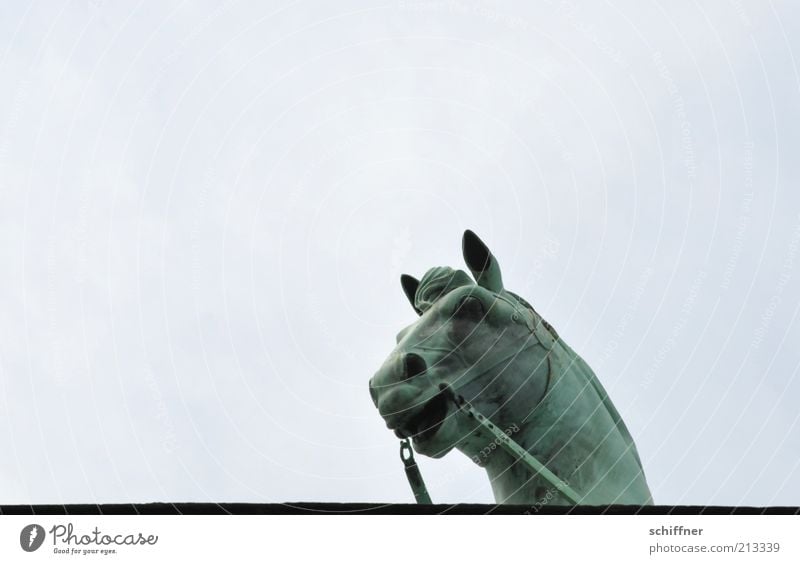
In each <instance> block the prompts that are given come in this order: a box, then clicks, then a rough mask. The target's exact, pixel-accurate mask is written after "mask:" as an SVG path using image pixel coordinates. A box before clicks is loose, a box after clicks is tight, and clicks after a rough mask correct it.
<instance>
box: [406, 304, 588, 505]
mask: <svg viewBox="0 0 800 564" xmlns="http://www.w3.org/2000/svg"><path fill="white" fill-rule="evenodd" d="M512 320H513V321H515V322H518V321H519V316H518V314H517V313H516V312H515V315H514V317H513V318H512ZM530 328H531V333H533V334H534V335H536V337H538V340H536V341H534V342H533V343H531V344H529V345H526V346H525V347H523V348H522V349H519V350H517V351H516V352H515V353H514V354H513V355H509V356H507V357H505V358H503V359H501V360H500V361H498V362H495V363H493V364H492V365H491V366H490V367H489V368H487V369H485V370H482V371H481V372H480V373H478V374H473V375H472V376H471V377H470V378H469V379H468V380H467V382H466V383H469V382H472V381H473V380H475V379H477V378H479V377H480V376H483V375H484V374H486V373H487V372H489V371H491V370H493V369H494V368H496V367H497V366H499V365H500V364H502V363H503V362H507V361H510V360H511V359H513V358H514V357H516V356H517V355H519V354H520V353H521V352H522V351H524V350H526V349H528V348H530V347H532V346H535V345H537V344H540V343H541V344H543V345H544V344H545V343H542V342H541V341H542V338H541V336H540V334H538V333H537V331H535V330H534V329H533V324H532V326H530ZM549 344H551V345H552V337H550V343H549ZM420 348H423V349H426V348H431V347H420ZM546 348H547V349H548V354H547V358H548V361H549V362H552V359H551V358H550V346H547V347H546ZM551 369H552V365H551ZM549 379H550V376H549V375H548V387H549V383H550V382H549ZM460 384H461V385H464V382H463V381H462V382H460ZM439 390H440V393H442V394H445V396H446V397H447V399H449V400H450V401H452V402H453V403H454V404H455V406H456V407H457V408H458V410H459V411H461V412H462V413H464V414H465V415H467V416H468V417H470V418H472V419H473V420H475V421H477V423H478V424H479V425H480V426H481V427H482V428H483V429H484V430H486V431H488V432H489V434H490V435H492V436H493V437H494V439H495V441H496V443H497V445H499V446H500V448H502V449H503V450H504V451H506V452H507V453H508V454H510V455H511V456H512V457H513V458H515V459H516V460H519V461H521V462H522V463H523V464H525V465H526V466H528V467H529V468H530V469H531V470H533V472H534V473H536V474H538V475H539V476H541V477H542V478H544V479H545V480H547V481H548V482H549V483H550V484H551V485H552V486H553V487H554V488H556V489H557V490H558V491H559V492H561V493H562V494H563V495H564V497H566V498H567V499H569V500H570V501H571V502H572V503H573V504H575V505H578V504H579V503H580V502H581V499H582V496H581V495H580V494H578V493H577V492H576V491H575V490H573V489H572V488H571V487H569V486H568V485H567V484H566V483H565V482H564V481H563V480H562V479H560V478H559V477H558V476H556V475H555V474H554V473H553V472H551V471H550V470H549V469H548V468H547V467H546V466H545V465H544V464H542V463H541V462H540V461H539V460H538V459H537V458H536V457H535V456H533V455H532V454H531V453H529V452H528V451H527V450H525V449H524V448H523V447H522V446H520V444H519V443H517V442H516V441H515V440H514V439H512V438H511V437H509V436H508V435H507V434H506V433H505V432H503V430H502V429H501V428H500V427H498V426H497V425H495V424H494V423H492V422H491V420H490V419H488V418H487V417H485V416H484V415H482V414H481V413H480V412H479V411H477V410H476V409H475V408H474V407H473V406H472V404H470V403H469V402H468V401H467V400H465V399H464V398H463V397H462V396H461V395H457V394H456V393H455V392H454V391H453V389H452V388H451V387H450V386H449V385H447V384H440V385H439ZM544 395H547V389H545V393H544ZM543 397H544V396H543ZM400 460H402V461H403V465H404V467H405V473H406V478H407V480H408V484H409V485H410V486H411V491H412V492H413V493H414V498H415V499H416V501H417V503H419V504H431V503H433V502H432V501H431V496H430V494H429V493H428V488H427V487H426V486H425V481H424V480H423V478H422V473H421V472H420V470H419V466H417V463H416V461H415V460H414V451H413V449H412V447H411V442H410V441H409V439H408V438H405V439H402V440H401V441H400Z"/></svg>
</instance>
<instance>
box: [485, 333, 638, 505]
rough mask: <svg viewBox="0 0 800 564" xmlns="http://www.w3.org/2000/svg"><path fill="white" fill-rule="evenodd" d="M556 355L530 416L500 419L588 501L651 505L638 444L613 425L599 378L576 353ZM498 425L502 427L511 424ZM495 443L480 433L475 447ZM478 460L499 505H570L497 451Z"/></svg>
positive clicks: (618, 424) (551, 487)
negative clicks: (556, 366) (547, 383)
mask: <svg viewBox="0 0 800 564" xmlns="http://www.w3.org/2000/svg"><path fill="white" fill-rule="evenodd" d="M554 352H555V353H556V354H558V355H559V357H560V359H559V362H560V364H561V366H560V367H559V371H558V374H556V375H554V378H553V380H552V382H551V387H550V389H549V390H548V393H547V394H546V396H545V398H544V399H543V400H542V402H541V403H540V404H539V405H537V406H535V407H536V409H535V410H533V411H531V409H532V406H531V407H528V408H522V409H518V411H520V412H523V411H524V414H523V413H518V414H516V415H518V417H514V415H515V414H506V415H505V416H504V417H503V418H502V419H508V420H509V421H511V420H516V421H520V422H521V423H520V424H519V425H518V427H519V428H518V430H517V431H516V432H514V433H513V434H511V438H512V439H513V440H514V441H516V442H517V443H518V444H519V445H520V446H521V447H523V448H524V449H525V450H527V451H528V452H529V453H530V454H532V455H533V456H535V457H536V458H537V459H538V460H539V461H540V462H541V463H543V464H544V465H545V466H546V467H547V468H548V469H549V470H550V471H551V472H553V473H554V474H555V475H556V476H557V477H558V478H560V479H561V480H563V481H565V482H567V483H568V484H569V485H570V487H572V488H573V489H575V490H576V491H577V492H579V493H581V494H583V493H587V498H586V502H588V503H598V504H600V503H638V504H644V503H651V502H652V498H651V497H650V491H649V489H648V487H647V484H646V481H645V478H644V475H643V473H642V468H641V465H640V462H639V458H638V454H637V453H636V447H635V445H633V444H632V441H631V440H630V435H629V434H628V433H627V430H625V431H624V432H623V429H624V423H621V422H618V421H616V420H615V418H618V414H616V410H615V409H613V406H612V407H611V409H612V410H613V412H614V414H616V415H612V414H611V413H610V412H609V409H608V406H607V405H606V402H605V401H604V400H605V398H604V397H601V396H604V395H605V391H604V390H602V386H599V383H598V382H597V381H596V378H595V376H594V373H593V372H591V369H589V367H588V366H587V365H586V364H585V363H584V362H583V361H582V359H580V357H578V356H577V355H575V353H572V351H571V349H563V348H561V347H558V350H557V351H554ZM570 353H572V354H570ZM572 355H574V356H572ZM609 403H610V402H609ZM495 411H497V410H495ZM498 413H499V411H498ZM495 423H496V424H498V425H500V426H501V427H502V426H504V424H505V423H506V421H503V420H498V421H495ZM491 443H492V437H489V436H487V435H486V434H481V433H477V434H476V435H475V441H474V443H473V445H472V449H471V450H473V451H474V450H475V449H476V448H477V447H481V445H484V446H482V447H481V448H482V449H485V448H486V446H485V445H487V444H488V445H490V447H491ZM497 446H498V445H496V444H495V447H497ZM484 452H486V451H485V450H484ZM473 459H474V456H473ZM481 462H482V465H483V466H484V468H485V469H486V472H487V474H488V477H489V479H490V481H491V484H492V490H493V492H494V495H495V500H496V501H497V502H498V503H521V504H530V505H531V506H532V507H536V506H540V505H552V504H568V503H570V502H569V501H568V500H567V499H566V498H565V497H564V496H563V495H562V494H560V493H559V492H558V490H557V489H556V487H555V485H554V484H552V483H551V482H549V481H547V480H546V479H544V478H543V477H541V476H540V475H538V474H537V473H536V472H535V471H534V470H533V469H532V468H530V467H529V466H528V465H526V464H524V463H523V462H521V461H518V460H516V458H515V457H513V456H512V455H510V454H508V453H507V452H506V451H504V450H502V449H500V448H490V450H489V454H488V456H486V458H485V460H482V461H481Z"/></svg>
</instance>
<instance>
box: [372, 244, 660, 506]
mask: <svg viewBox="0 0 800 564" xmlns="http://www.w3.org/2000/svg"><path fill="white" fill-rule="evenodd" d="M462 251H463V256H464V261H465V262H466V264H467V267H468V268H469V270H470V271H471V272H472V276H473V278H474V281H473V279H472V278H470V277H469V275H467V274H466V273H465V272H464V271H462V270H453V269H451V268H448V267H436V268H432V269H430V270H428V271H427V272H426V273H425V275H424V276H423V277H422V279H421V280H419V281H418V280H416V279H415V278H413V277H411V276H408V275H403V276H402V277H401V284H402V287H403V290H404V292H405V294H406V296H407V298H408V299H409V301H410V302H411V305H412V307H413V308H414V310H415V311H416V313H417V314H418V315H419V319H417V320H416V321H415V322H414V323H412V324H411V325H409V326H408V327H406V328H405V329H403V330H402V331H401V332H400V333H399V334H398V335H397V346H396V347H395V349H394V351H392V353H391V354H390V355H389V358H388V359H387V360H386V361H385V362H384V363H383V366H381V368H380V369H379V370H378V372H377V373H376V374H375V375H374V376H373V377H372V378H371V379H370V383H369V391H370V395H371V396H372V400H373V402H374V403H375V406H376V407H377V408H378V411H379V413H380V415H381V417H383V419H384V420H385V422H386V425H387V427H389V428H390V429H392V430H394V432H395V434H396V435H397V436H398V437H400V438H410V439H411V442H412V444H413V448H414V450H415V451H416V452H417V453H420V454H424V455H427V456H431V457H434V458H439V457H442V456H444V455H445V454H447V453H448V452H450V451H451V450H452V449H454V448H456V449H458V450H460V451H461V452H463V453H464V454H466V455H467V456H469V457H470V458H472V460H473V461H475V462H476V463H477V464H479V465H480V466H482V467H484V468H485V469H486V472H487V474H488V476H489V479H490V481H491V484H492V491H493V493H494V497H495V500H496V501H497V503H519V504H530V505H535V504H539V505H542V504H568V503H581V504H590V505H609V504H635V505H644V504H651V503H652V502H653V501H652V496H651V494H650V490H649V488H648V486H647V481H646V480H645V476H644V471H643V468H642V463H641V460H640V459H639V454H638V452H637V450H636V445H635V444H634V442H633V439H632V438H631V435H630V433H629V432H628V429H627V427H626V426H625V423H624V422H623V421H622V419H621V417H620V415H619V413H618V412H617V410H616V408H615V407H614V404H612V403H611V400H610V399H609V397H608V394H607V393H606V391H605V390H604V389H603V386H602V385H601V384H600V382H599V380H598V379H597V376H595V374H594V372H592V370H591V368H589V366H588V365H587V364H586V362H584V360H583V359H582V358H581V357H580V356H578V355H577V354H576V353H575V352H574V351H573V350H572V349H571V348H570V347H569V345H567V344H566V343H565V342H564V341H563V340H562V339H561V338H560V337H559V336H558V334H557V333H556V332H555V330H554V329H553V328H552V327H551V326H550V325H549V324H548V323H547V322H546V321H545V320H544V319H542V317H541V316H540V315H539V314H538V313H536V310H534V309H533V307H531V305H530V304H529V303H528V302H526V301H525V300H524V299H522V298H520V297H519V296H517V295H516V294H514V293H512V292H510V291H508V290H506V289H505V288H504V287H503V281H502V276H501V274H500V267H499V265H498V263H497V260H496V259H495V257H494V256H493V255H492V253H491V252H490V251H489V249H488V247H487V246H486V245H485V244H484V243H483V241H481V240H480V239H479V238H478V236H477V235H475V234H474V233H473V232H471V231H466V232H465V233H464V237H463V242H462ZM445 392H448V393H445ZM453 392H455V393H456V394H458V396H459V397H460V398H463V400H466V402H468V404H469V405H471V406H474V408H475V409H476V410H478V411H479V412H480V413H482V414H484V415H485V419H486V420H487V421H491V422H492V423H493V424H494V425H495V426H497V427H499V428H502V429H505V430H506V431H505V432H506V434H507V435H508V436H510V438H511V439H513V441H515V442H516V443H517V445H519V446H521V447H522V449H524V451H527V453H529V454H530V455H532V456H533V457H535V458H536V459H537V460H538V461H541V463H542V464H543V465H544V467H545V470H543V472H544V473H550V475H551V476H552V475H553V474H554V475H555V476H557V477H558V479H559V480H562V481H563V483H565V484H568V485H569V488H571V490H572V491H573V492H576V493H577V496H578V499H577V500H576V499H569V498H567V497H566V496H565V495H564V494H563V492H562V491H560V490H558V489H555V488H553V480H547V479H546V477H545V476H544V475H543V474H542V472H537V471H535V470H534V469H532V468H531V466H530V465H527V464H523V463H521V461H520V460H521V459H520V458H518V457H515V456H513V455H511V454H509V452H508V451H507V450H504V449H501V448H495V447H496V444H495V443H496V441H497V438H496V437H494V436H492V435H489V434H487V433H486V432H485V428H484V427H481V426H479V425H477V424H476V421H475V420H474V419H471V418H470V417H467V416H465V414H464V413H463V411H462V410H461V409H459V408H458V406H457V405H456V404H455V402H453V401H451V397H452V393H453ZM490 427H491V425H490ZM548 471H549V472H548Z"/></svg>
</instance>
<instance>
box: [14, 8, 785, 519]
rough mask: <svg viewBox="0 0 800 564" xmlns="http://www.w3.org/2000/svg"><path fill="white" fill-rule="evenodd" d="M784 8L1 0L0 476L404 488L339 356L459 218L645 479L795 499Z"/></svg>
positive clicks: (463, 469) (87, 495) (149, 492)
mask: <svg viewBox="0 0 800 564" xmlns="http://www.w3.org/2000/svg"><path fill="white" fill-rule="evenodd" d="M799 17H800V15H799V14H798V11H797V8H796V7H793V6H792V5H791V4H790V3H784V2H772V1H766V2H761V1H755V0H754V1H751V2H742V1H739V2H736V1H731V2H723V1H720V2H707V3H702V4H700V3H695V2H639V1H632V0H631V1H624V2H623V1H614V2H602V3H601V2H577V1H575V2H560V1H556V0H553V1H552V2H547V1H542V2H522V1H520V2H513V3H512V2H499V1H477V0H464V1H456V0H453V1H448V0H442V1H411V0H409V1H390V2H383V3H379V2H364V1H342V2H325V1H308V2H302V1H297V2H227V3H221V2H220V3H210V2H191V3H190V2H147V3H144V2H142V3H139V4H135V3H133V2H111V1H106V0H94V1H88V2H86V1H82V2H81V1H78V2H40V3H36V4H31V5H27V4H26V3H22V2H5V3H3V4H2V6H1V7H0V72H1V73H2V74H1V75H0V76H2V84H3V88H1V89H0V265H2V266H0V268H2V271H1V273H2V276H0V300H1V302H0V311H2V312H3V313H2V315H0V450H2V452H3V453H4V456H2V457H0V502H2V503H44V502H48V503H67V502H118V501H164V500H171V501H253V502H280V501H301V500H302V501H386V502H410V501H412V499H413V498H412V496H411V493H410V491H409V488H408V486H407V484H406V482H405V477H404V475H403V472H402V465H401V463H400V461H399V460H398V445H397V441H396V439H395V438H394V435H393V434H392V433H391V432H390V431H388V430H387V429H386V428H385V427H384V425H383V422H382V420H381V419H380V417H379V416H378V413H377V411H376V410H375V408H374V406H373V405H372V402H371V401H370V398H369V395H368V393H367V380H368V378H369V377H370V376H371V375H372V374H373V372H374V371H375V370H376V369H377V367H378V366H379V365H380V364H381V362H382V360H383V358H384V357H385V356H386V355H387V354H388V353H389V351H390V350H391V348H392V347H393V343H394V335H395V334H396V333H397V331H398V330H399V329H400V328H402V327H403V326H405V325H407V324H408V323H409V322H411V321H412V320H413V319H414V314H413V312H412V310H411V309H410V307H409V305H408V303H407V302H406V300H405V298H404V296H403V295H402V292H401V291H400V285H399V281H398V279H399V276H400V274H401V273H403V272H408V273H411V274H415V275H417V276H419V275H421V274H422V273H423V272H424V271H425V269H426V268H428V267H430V266H435V265H451V266H455V267H461V266H462V264H461V257H460V253H459V251H460V237H461V233H462V231H463V230H464V229H465V228H471V229H473V230H475V231H476V232H477V233H478V234H479V235H480V236H481V237H482V238H483V239H484V240H485V241H486V242H487V243H488V244H489V245H490V246H491V247H492V249H493V251H494V252H495V254H496V255H497V257H498V258H499V260H500V262H501V264H502V265H503V267H504V278H505V281H506V285H507V286H508V287H509V288H510V289H512V290H514V291H516V292H517V293H519V294H521V295H523V296H524V297H525V298H527V299H528V300H529V301H530V302H532V303H533V304H534V305H535V306H536V307H537V309H538V310H539V311H540V312H541V313H542V314H543V315H544V316H545V317H546V318H547V319H548V320H549V321H550V322H551V323H552V324H553V325H554V326H555V327H556V328H557V329H558V331H559V332H560V334H561V335H562V336H563V337H564V338H565V339H566V340H567V341H568V342H569V343H570V344H571V345H572V347H573V348H574V349H575V350H577V351H578V352H579V353H581V354H582V355H583V356H584V358H586V360H587V361H588V362H589V364H590V365H591V366H592V367H593V368H594V369H595V372H596V373H597V374H598V376H599V378H600V379H601V381H602V382H603V383H604V384H605V386H606V388H607V389H608V390H609V392H610V394H611V396H612V398H613V400H614V402H615V403H616V405H617V407H618V408H619V410H620V412H621V413H622V415H623V417H624V418H625V420H626V421H627V423H628V426H629V428H630V430H631V432H632V434H633V436H634V438H635V439H636V441H637V444H638V447H639V452H640V453H641V456H642V459H643V462H644V465H645V470H646V472H647V476H648V480H649V483H650V486H651V489H652V491H653V494H654V497H655V499H656V501H657V502H659V503H667V504H678V503H680V504H684V503H689V504H745V505H767V504H769V505H787V504H791V505H798V504H800V485H799V484H800V470H799V469H798V467H799V466H800V424H798V417H800V412H799V411H798V395H799V394H800V378H799V377H798V367H800V347H798V346H797V343H798V342H799V341H800V322H799V321H798V318H797V314H798V308H799V307H800V285H798V276H800V272H799V271H800V256H798V247H800V191H798V180H800V159H798V158H797V155H798V148H799V147H800V127H798V125H799V124H800V90H799V88H800V79H799V78H798V68H797V65H796V61H795V52H796V51H797V48H798V46H799V45H800V43H798V42H799V41H800V40H798V37H800V19H798V18H799ZM420 465H421V466H422V470H423V473H424V475H425V477H426V479H427V482H428V486H429V489H430V490H431V494H432V496H433V498H434V500H435V501H442V502H444V501H485V502H490V501H492V497H491V492H490V489H489V484H488V481H487V479H486V477H485V476H484V474H483V472H482V471H481V470H480V469H478V468H477V467H475V466H473V465H472V463H471V462H470V461H469V460H468V459H466V458H465V457H463V456H461V455H459V454H458V453H453V454H451V455H449V456H448V457H446V458H445V459H442V460H430V459H421V460H420Z"/></svg>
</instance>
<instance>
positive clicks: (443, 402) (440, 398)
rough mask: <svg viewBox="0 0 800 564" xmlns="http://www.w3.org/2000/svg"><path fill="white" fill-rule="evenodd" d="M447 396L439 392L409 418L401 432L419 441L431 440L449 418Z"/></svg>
mask: <svg viewBox="0 0 800 564" xmlns="http://www.w3.org/2000/svg"><path fill="white" fill-rule="evenodd" d="M447 408H448V403H447V396H445V395H444V394H443V393H441V392H439V393H437V394H436V395H435V396H433V397H432V398H431V399H429V400H428V401H427V402H425V404H424V405H423V406H422V409H420V410H419V412H418V413H417V414H415V415H414V416H413V417H412V418H411V419H409V420H407V421H406V422H405V423H404V425H403V428H402V430H400V433H399V434H402V433H404V432H405V436H411V437H412V438H413V439H414V440H415V441H417V442H424V441H428V440H430V439H431V438H432V437H433V436H434V435H435V434H436V433H437V432H438V431H439V429H440V428H441V427H442V424H443V423H444V420H445V419H447V412H448V409H447Z"/></svg>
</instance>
